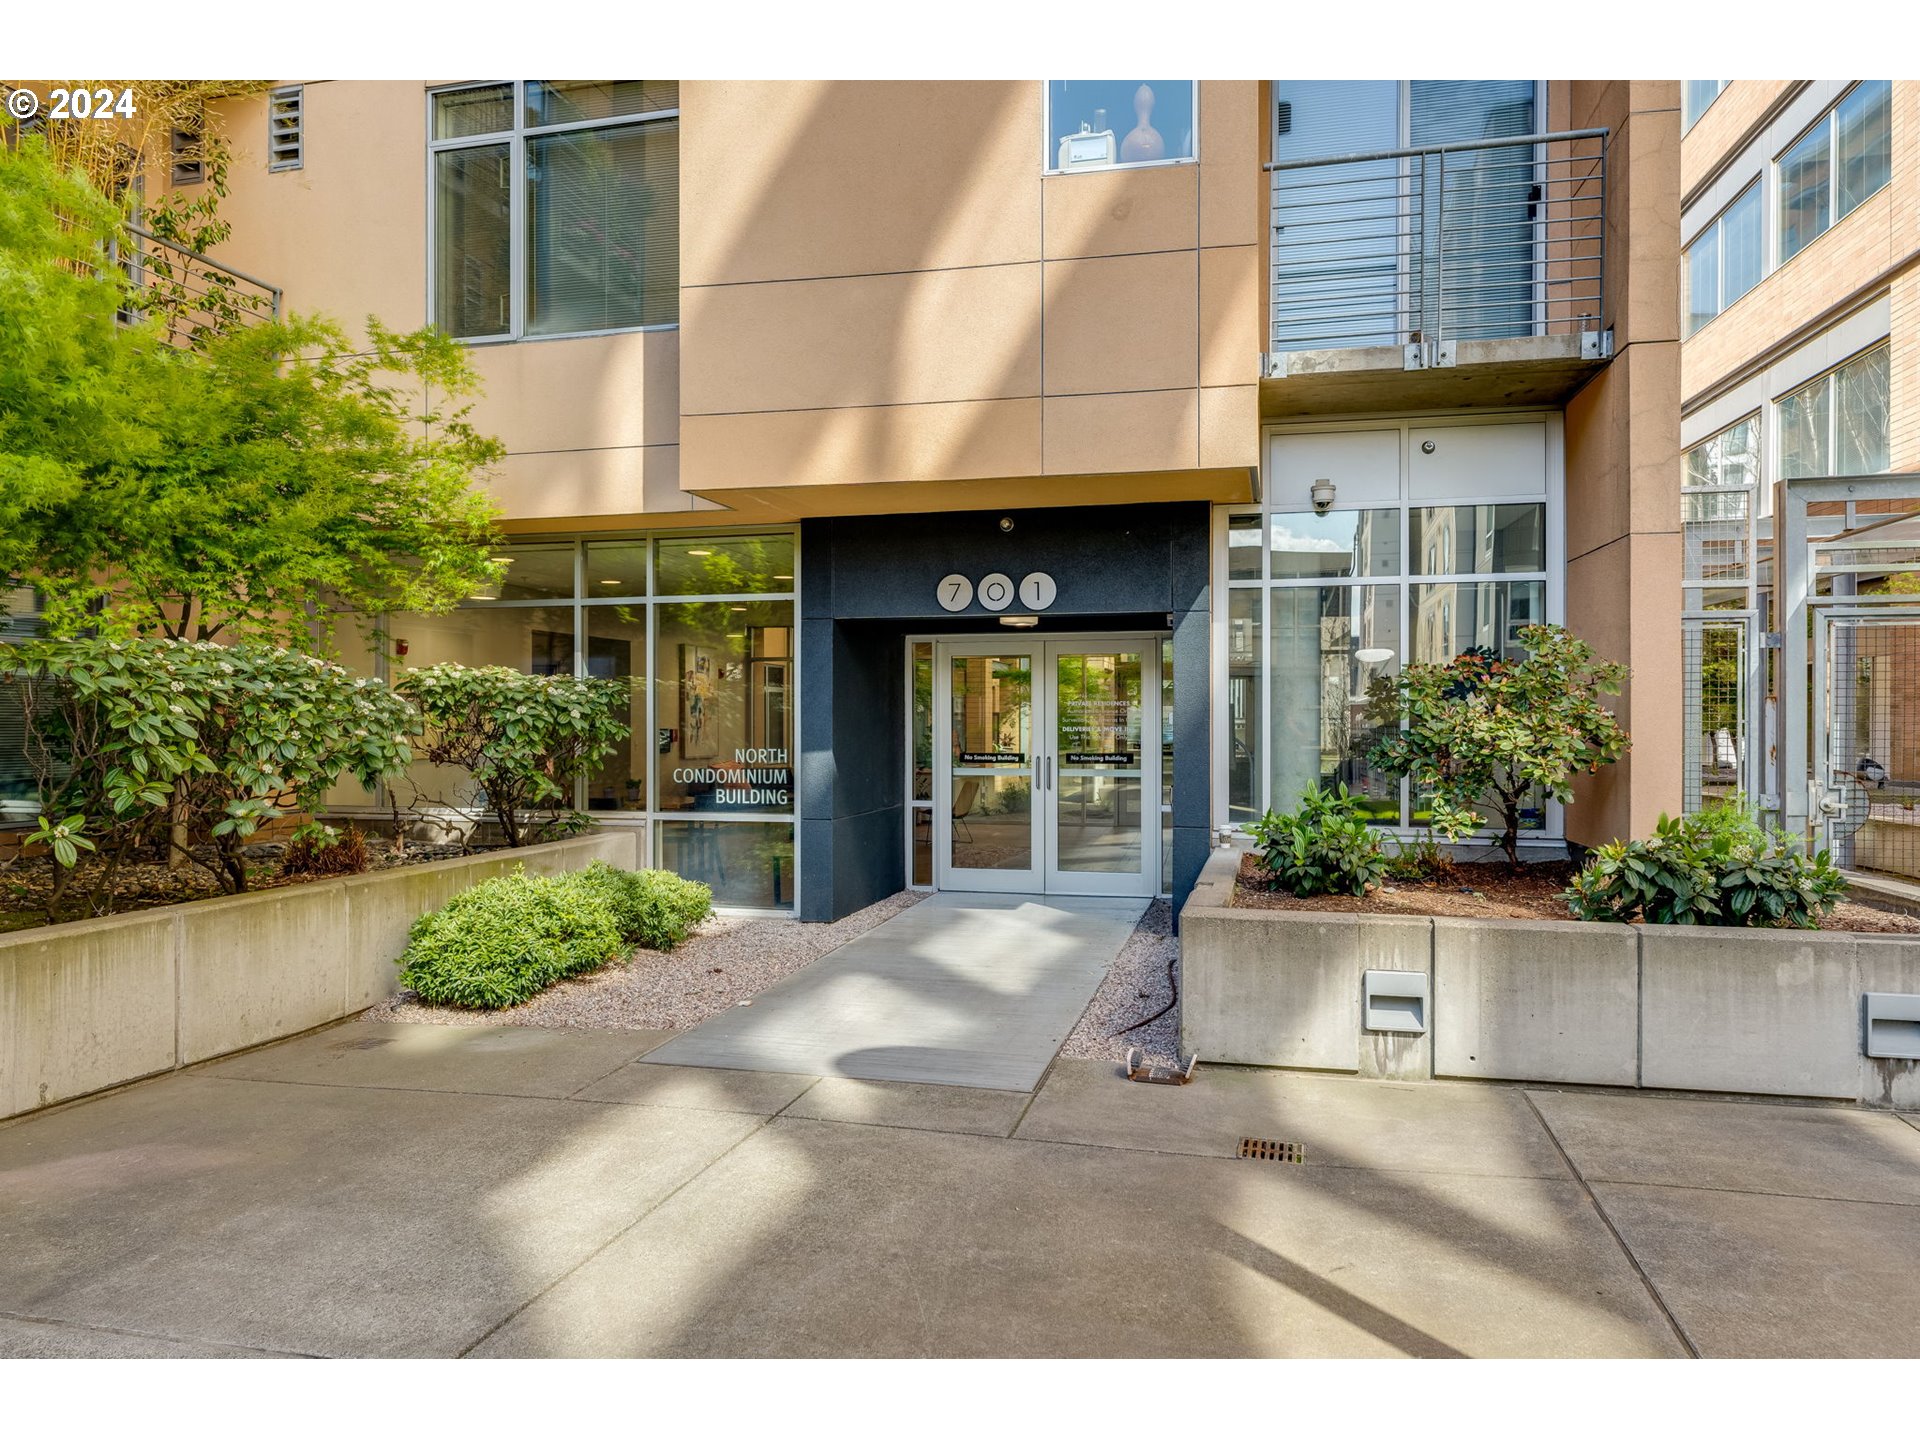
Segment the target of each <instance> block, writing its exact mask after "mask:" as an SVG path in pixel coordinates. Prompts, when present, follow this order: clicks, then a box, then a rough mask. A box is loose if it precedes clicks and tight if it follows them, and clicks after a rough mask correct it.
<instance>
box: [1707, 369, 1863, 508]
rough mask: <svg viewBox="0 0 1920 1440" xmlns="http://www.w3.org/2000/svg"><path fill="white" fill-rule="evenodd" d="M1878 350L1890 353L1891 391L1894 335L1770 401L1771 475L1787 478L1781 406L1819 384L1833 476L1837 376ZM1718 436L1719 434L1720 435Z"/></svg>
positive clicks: (1828, 470)
mask: <svg viewBox="0 0 1920 1440" xmlns="http://www.w3.org/2000/svg"><path fill="white" fill-rule="evenodd" d="M1876 350H1885V351H1886V352H1887V365H1888V371H1887V384H1888V388H1889V391H1891V388H1892V384H1893V371H1892V365H1893V340H1892V337H1891V336H1882V337H1881V338H1880V339H1878V340H1876V341H1874V342H1873V343H1872V344H1870V345H1862V346H1861V347H1860V348H1859V349H1858V350H1856V351H1854V352H1853V353H1852V354H1851V355H1849V356H1847V357H1846V358H1845V359H1844V360H1839V361H1836V362H1834V363H1833V364H1832V365H1829V366H1828V367H1827V368H1826V369H1824V370H1822V371H1821V372H1820V373H1819V374H1817V375H1813V376H1810V377H1809V378H1807V379H1805V380H1801V381H1799V382H1798V383H1796V384H1794V385H1792V386H1790V387H1789V388H1787V389H1785V390H1782V391H1781V392H1780V393H1779V394H1777V395H1775V396H1773V397H1772V398H1771V400H1770V401H1769V402H1768V405H1767V410H1768V415H1767V419H1768V422H1769V423H1768V425H1767V429H1768V430H1769V431H1770V432H1771V435H1772V443H1771V444H1769V445H1768V446H1767V448H1766V451H1765V455H1766V464H1767V467H1768V473H1770V474H1774V475H1779V476H1781V477H1782V478H1785V477H1786V468H1785V462H1784V461H1783V460H1782V458H1781V455H1780V450H1781V443H1782V441H1784V440H1785V439H1786V423H1785V422H1784V421H1783V420H1782V419H1781V418H1780V407H1781V406H1782V405H1784V404H1785V403H1786V402H1787V401H1789V400H1791V399H1792V398H1793V397H1794V396H1796V395H1799V394H1801V393H1803V392H1804V391H1808V390H1811V389H1813V388H1814V387H1815V386H1816V385H1824V386H1826V387H1827V390H1828V392H1829V393H1828V397H1827V434H1826V446H1827V463H1826V466H1825V473H1827V474H1831V473H1832V470H1833V460H1834V456H1835V455H1837V454H1838V453H1839V451H1840V406H1839V405H1838V403H1836V402H1837V400H1838V396H1837V395H1836V394H1835V393H1833V392H1834V377H1836V376H1837V375H1839V373H1840V372H1841V371H1842V370H1844V369H1846V368H1847V366H1849V365H1852V364H1854V363H1855V362H1856V361H1859V360H1864V359H1865V358H1866V357H1867V356H1869V355H1871V354H1872V353H1873V352H1874V351H1876ZM1715 433H1716V434H1717V433H1718V432H1715ZM1707 438H1709V439H1711V438H1713V437H1712V436H1709V437H1707ZM1688 448H1689V449H1691V448H1692V447H1691V446H1689V447H1688ZM1887 453H1888V457H1889V459H1891V457H1892V453H1893V405H1892V395H1891V393H1889V395H1888V405H1887ZM1860 473H1862V474H1867V475H1884V474H1886V473H1887V472H1886V471H1884V470H1867V471H1862V472H1860ZM1805 478H1809V479H1812V478H1818V477H1813V476H1809V477H1805Z"/></svg>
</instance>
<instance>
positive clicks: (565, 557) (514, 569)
mask: <svg viewBox="0 0 1920 1440" xmlns="http://www.w3.org/2000/svg"><path fill="white" fill-rule="evenodd" d="M498 558H499V559H501V560H503V561H505V562H506V570H505V571H504V572H503V573H502V575H501V577H500V579H499V580H497V581H496V582H494V583H493V584H492V585H490V586H486V587H484V588H482V589H479V590H476V591H474V592H473V598H474V599H475V600H571V599H572V598H573V546H572V545H509V546H508V547H507V548H506V549H504V550H502V551H500V552H499V555H498Z"/></svg>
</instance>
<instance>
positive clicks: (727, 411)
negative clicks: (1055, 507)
mask: <svg viewBox="0 0 1920 1440" xmlns="http://www.w3.org/2000/svg"><path fill="white" fill-rule="evenodd" d="M681 104H682V117H683V120H682V126H683V128H682V152H681V153H682V169H683V175H684V177H685V178H684V179H683V193H682V214H683V220H682V256H681V279H682V291H681V313H682V327H683V328H682V338H683V355H682V377H681V413H682V431H683V437H682V438H683V445H684V453H683V455H682V457H681V466H680V470H681V484H682V485H683V486H685V487H686V488H687V489H689V490H692V491H696V492H700V493H704V494H707V495H711V496H713V497H715V498H718V499H721V500H723V501H725V502H727V503H735V504H739V505H741V506H742V507H744V508H752V509H754V510H756V511H759V510H763V509H766V510H775V511H777V510H778V509H780V508H782V507H783V506H784V507H790V508H791V509H792V510H793V513H801V512H802V511H804V512H805V513H830V512H831V511H832V510H833V509H834V508H836V507H844V508H847V509H861V510H864V509H868V508H870V501H867V500H863V499H861V498H859V497H858V496H857V495H855V494H854V493H853V492H855V491H857V490H858V489H860V488H862V487H870V486H890V487H891V486H910V487H916V489H915V490H914V492H913V494H914V498H907V497H906V495H904V494H903V495H902V498H901V501H900V508H926V509H939V508H957V507H961V506H967V505H971V504H974V503H978V497H979V494H980V493H981V491H980V487H979V485H978V484H977V483H975V482H981V481H1001V480H1012V479H1024V480H1027V481H1029V482H1030V483H1028V484H1026V485H1024V486H1021V487H1019V488H1018V489H1017V490H1015V491H1014V492H1013V493H1016V494H1018V495H1020V496H1022V497H1024V498H1025V503H1029V504H1047V503H1072V502H1075V501H1081V500H1087V501H1091V500H1098V499H1103V498H1108V496H1109V494H1110V492H1111V490H1112V488H1113V482H1112V479H1111V477H1114V476H1120V475H1136V476H1137V475H1140V474H1142V473H1143V472H1161V471H1165V472H1175V471H1178V472H1193V471H1204V470H1209V469H1220V470H1222V471H1223V472H1228V473H1224V474H1223V475H1222V476H1221V477H1220V478H1219V481H1218V483H1217V484H1216V485H1215V486H1214V487H1213V490H1216V491H1219V492H1221V493H1223V494H1224V493H1226V492H1229V491H1232V490H1234V489H1235V488H1236V487H1237V488H1238V489H1240V490H1242V491H1244V489H1245V487H1246V471H1247V468H1248V467H1250V466H1252V465H1253V464H1255V463H1256V455H1257V448H1258V431H1257V424H1256V420H1255V411H1256V404H1255V383H1256V381H1257V356H1258V354H1259V350H1260V344H1259V334H1258V325H1257V316H1258V313H1259V311H1258V304H1259V300H1258V296H1259V290H1260V284H1261V280H1260V270H1261V266H1260V246H1261V235H1262V223H1263V222H1262V218H1261V213H1260V209H1259V204H1258V200H1259V186H1258V175H1259V172H1258V161H1257V155H1258V145H1259V136H1260V129H1261V127H1260V113H1259V104H1258V86H1257V85H1255V84H1254V83H1252V82H1219V83H1215V82H1208V83H1206V84H1204V85H1203V86H1202V92H1201V101H1200V106H1201V121H1200V146H1199V148H1200V155H1201V158H1200V160H1199V162H1198V163H1197V164H1193V165H1179V166H1167V167H1162V168H1154V169H1144V170H1135V171H1114V172H1105V173H1091V174H1081V175H1067V176H1044V175H1043V173H1042V170H1043V166H1042V159H1041V152H1042V119H1041V108H1042V93H1041V85H1040V83H1039V82H1038V81H1018V82H957V83H945V82H941V83H931V84H929V83H916V84H901V83H877V82H861V83H857V82H806V83H797V82H789V83H759V82H735V81H729V82H689V83H687V84H686V85H684V86H683V88H682V102H681ZM1043 477H1051V481H1050V482H1049V480H1048V479H1045V478H1043ZM1083 477H1085V478H1083ZM994 488H995V490H996V491H999V492H1001V493H1005V487H1002V486H995V487H994ZM1135 488H1137V487H1135ZM783 491H787V492H801V491H804V492H808V493H805V494H804V495H803V494H800V493H789V494H787V495H785V496H783V495H782V494H781V493H780V492H783Z"/></svg>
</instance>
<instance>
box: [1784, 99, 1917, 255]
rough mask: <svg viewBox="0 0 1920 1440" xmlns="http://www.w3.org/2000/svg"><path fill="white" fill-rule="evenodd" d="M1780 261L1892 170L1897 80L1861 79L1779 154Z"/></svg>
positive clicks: (1824, 228)
mask: <svg viewBox="0 0 1920 1440" xmlns="http://www.w3.org/2000/svg"><path fill="white" fill-rule="evenodd" d="M1779 168H1780V259H1781V261H1782V263H1784V262H1786V261H1787V260H1790V259H1792V258H1793V257H1794V256H1795V255H1797V254H1799V253H1800V251H1801V250H1803V249H1805V248H1806V247H1807V246H1808V245H1809V244H1811V243H1812V242H1813V241H1814V240H1815V239H1817V238H1818V237H1819V236H1821V235H1823V234H1825V233H1826V231H1827V230H1828V229H1829V228H1830V227H1831V226H1833V225H1836V224H1838V223H1839V222H1840V221H1841V220H1844V219H1845V218H1846V217H1847V215H1848V214H1850V213H1851V212H1852V211H1853V210H1854V208H1855V207H1856V206H1858V205H1859V204H1860V203H1861V202H1862V201H1864V200H1865V199H1866V198H1867V197H1868V196H1870V195H1872V194H1874V193H1875V192H1876V191H1878V190H1880V189H1881V187H1883V186H1884V185H1885V184H1886V183H1887V181H1888V179H1889V178H1890V177H1891V175H1892V173H1893V84H1892V82H1891V81H1888V80H1862V81H1860V82H1859V83H1858V84H1857V85H1855V86H1854V87H1853V88H1852V89H1851V90H1849V91H1848V92H1847V93H1846V94H1845V95H1843V96H1842V97H1841V98H1840V102H1839V103H1838V104H1837V105H1835V106H1834V107H1833V108H1832V109H1831V110H1829V111H1828V112H1827V113H1826V114H1825V115H1822V116H1821V117H1820V119H1819V120H1818V121H1816V122H1815V123H1814V126H1813V128H1812V129H1811V130H1809V131H1807V133H1806V134H1804V135H1802V136H1801V137H1800V138H1799V139H1798V140H1796V141H1795V142H1794V143H1793V145H1792V146H1791V147H1790V148H1789V149H1788V150H1787V152H1786V153H1785V154H1784V155H1782V156H1781V157H1780V162H1779Z"/></svg>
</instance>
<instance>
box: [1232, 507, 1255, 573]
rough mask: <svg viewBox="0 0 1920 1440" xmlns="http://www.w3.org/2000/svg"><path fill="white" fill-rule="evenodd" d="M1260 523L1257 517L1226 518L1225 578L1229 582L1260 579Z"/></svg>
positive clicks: (1233, 516)
mask: <svg viewBox="0 0 1920 1440" xmlns="http://www.w3.org/2000/svg"><path fill="white" fill-rule="evenodd" d="M1262 523H1263V522H1262V521H1261V518H1260V517H1259V516H1258V515H1229V516H1228V517H1227V578H1228V579H1229V580H1258V579H1259V578H1260V576H1261V570H1260V561H1261V558H1262V557H1261V554H1260V531H1261V527H1262Z"/></svg>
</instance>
